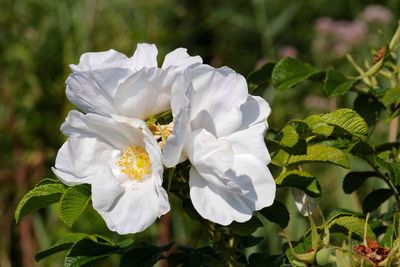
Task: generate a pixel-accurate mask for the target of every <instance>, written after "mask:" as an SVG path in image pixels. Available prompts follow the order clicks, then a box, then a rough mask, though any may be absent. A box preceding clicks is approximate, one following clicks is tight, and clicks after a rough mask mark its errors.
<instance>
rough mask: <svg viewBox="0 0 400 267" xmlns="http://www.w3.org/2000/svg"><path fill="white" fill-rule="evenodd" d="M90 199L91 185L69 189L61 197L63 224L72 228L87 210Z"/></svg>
mask: <svg viewBox="0 0 400 267" xmlns="http://www.w3.org/2000/svg"><path fill="white" fill-rule="evenodd" d="M89 199H90V186H89V185H76V186H73V187H69V188H68V189H67V190H66V191H65V192H64V194H63V195H62V197H61V200H60V212H61V219H62V220H63V222H64V223H65V224H66V225H68V227H71V226H72V225H73V224H74V223H75V221H76V220H77V219H78V218H79V216H80V215H81V213H82V212H83V211H84V210H85V208H86V206H87V204H88V202H89Z"/></svg>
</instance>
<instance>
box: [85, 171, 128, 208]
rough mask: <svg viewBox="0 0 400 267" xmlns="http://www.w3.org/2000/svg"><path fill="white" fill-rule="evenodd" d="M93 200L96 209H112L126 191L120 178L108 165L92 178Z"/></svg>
mask: <svg viewBox="0 0 400 267" xmlns="http://www.w3.org/2000/svg"><path fill="white" fill-rule="evenodd" d="M91 185H92V202H93V207H94V208H95V209H96V210H102V211H110V210H111V209H112V208H113V206H114V204H115V202H116V201H118V198H119V197H120V196H121V194H122V193H123V192H124V188H123V187H122V186H121V184H120V183H119V180H118V179H117V178H116V177H115V176H114V174H113V173H112V171H111V169H110V168H109V167H108V166H103V167H102V168H99V170H98V172H97V174H96V177H94V178H93V179H91Z"/></svg>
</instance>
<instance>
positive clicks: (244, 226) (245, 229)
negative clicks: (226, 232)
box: [227, 216, 263, 236]
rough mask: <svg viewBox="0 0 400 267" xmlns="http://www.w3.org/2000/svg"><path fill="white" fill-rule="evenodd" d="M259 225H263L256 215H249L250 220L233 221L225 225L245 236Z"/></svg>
mask: <svg viewBox="0 0 400 267" xmlns="http://www.w3.org/2000/svg"><path fill="white" fill-rule="evenodd" d="M261 226H263V224H262V223H261V221H260V220H259V219H258V218H257V217H256V216H253V217H251V219H250V220H248V221H246V222H243V223H239V222H235V221H234V222H232V223H231V224H230V225H228V226H227V227H228V228H229V229H230V230H231V231H232V232H233V233H235V234H237V235H240V236H247V235H250V234H251V233H253V232H254V231H255V230H257V228H259V227H261Z"/></svg>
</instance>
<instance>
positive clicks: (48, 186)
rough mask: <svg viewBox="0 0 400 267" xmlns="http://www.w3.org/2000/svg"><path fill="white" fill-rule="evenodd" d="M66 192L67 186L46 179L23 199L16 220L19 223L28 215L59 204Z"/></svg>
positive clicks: (16, 213)
mask: <svg viewBox="0 0 400 267" xmlns="http://www.w3.org/2000/svg"><path fill="white" fill-rule="evenodd" d="M65 190H66V186H65V185H63V184H60V183H52V182H50V181H48V180H47V179H46V181H45V182H44V181H43V182H42V184H41V185H39V186H36V187H34V188H33V189H32V190H31V191H29V192H28V193H27V194H26V195H25V196H24V197H23V198H22V199H21V201H20V202H19V204H18V207H17V208H16V210H15V214H14V215H15V220H16V221H17V222H19V221H20V220H21V219H22V217H24V216H25V215H27V214H28V213H31V212H33V211H35V210H37V209H40V208H43V207H46V206H48V205H50V204H53V203H56V202H58V201H59V200H60V197H61V195H62V193H64V191H65Z"/></svg>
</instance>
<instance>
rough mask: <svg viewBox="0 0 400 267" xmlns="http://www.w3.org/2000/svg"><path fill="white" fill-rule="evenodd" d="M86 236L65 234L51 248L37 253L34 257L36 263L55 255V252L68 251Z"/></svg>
mask: <svg viewBox="0 0 400 267" xmlns="http://www.w3.org/2000/svg"><path fill="white" fill-rule="evenodd" d="M87 236H88V235H87V234H83V233H66V234H64V236H63V237H62V238H61V239H60V240H58V241H57V243H55V244H54V245H53V246H51V247H49V248H47V249H44V250H42V251H39V252H38V253H37V254H36V255H35V259H36V261H40V260H41V259H44V258H46V257H48V256H50V255H52V254H55V253H57V252H60V251H63V250H68V249H70V248H71V247H72V246H73V245H74V244H75V243H76V242H78V241H80V240H82V239H83V238H85V237H87Z"/></svg>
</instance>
